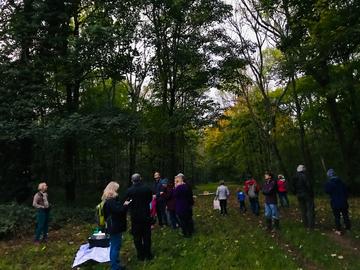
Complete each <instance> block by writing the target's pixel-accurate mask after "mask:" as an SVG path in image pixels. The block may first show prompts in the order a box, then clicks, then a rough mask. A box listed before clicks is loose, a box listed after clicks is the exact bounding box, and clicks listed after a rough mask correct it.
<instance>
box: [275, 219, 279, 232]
mask: <svg viewBox="0 0 360 270" xmlns="http://www.w3.org/2000/svg"><path fill="white" fill-rule="evenodd" d="M274 229H275V230H279V229H280V224H279V220H278V219H274Z"/></svg>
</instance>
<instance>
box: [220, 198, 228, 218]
mask: <svg viewBox="0 0 360 270" xmlns="http://www.w3.org/2000/svg"><path fill="white" fill-rule="evenodd" d="M219 203H220V213H221V214H223V215H227V209H226V205H227V200H219Z"/></svg>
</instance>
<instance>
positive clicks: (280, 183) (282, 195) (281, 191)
mask: <svg viewBox="0 0 360 270" xmlns="http://www.w3.org/2000/svg"><path fill="white" fill-rule="evenodd" d="M277 187H278V195H279V200H280V205H281V207H289V199H288V197H287V181H286V179H285V177H284V176H283V175H282V174H279V175H278V180H277Z"/></svg>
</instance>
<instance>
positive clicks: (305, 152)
mask: <svg viewBox="0 0 360 270" xmlns="http://www.w3.org/2000/svg"><path fill="white" fill-rule="evenodd" d="M291 85H292V94H293V98H294V101H295V108H296V119H297V121H298V124H299V137H300V149H301V153H302V156H303V159H304V163H305V167H306V169H307V173H308V176H309V178H310V182H311V183H312V184H314V170H313V162H312V158H311V154H310V150H309V145H308V143H307V142H306V133H305V125H304V121H303V119H302V112H301V105H300V101H299V97H298V95H297V92H296V81H295V78H294V77H292V78H291ZM288 176H289V175H288Z"/></svg>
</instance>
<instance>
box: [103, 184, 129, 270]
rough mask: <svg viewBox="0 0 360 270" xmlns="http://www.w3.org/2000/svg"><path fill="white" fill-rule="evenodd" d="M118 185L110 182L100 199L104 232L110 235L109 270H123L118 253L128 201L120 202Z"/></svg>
mask: <svg viewBox="0 0 360 270" xmlns="http://www.w3.org/2000/svg"><path fill="white" fill-rule="evenodd" d="M118 190H119V184H118V183H117V182H114V181H112V182H110V183H109V184H108V185H107V186H106V187H105V189H104V192H103V195H102V197H101V199H102V201H104V217H105V222H106V232H107V233H108V234H109V235H110V263H111V270H121V269H125V268H124V267H123V266H121V263H120V258H119V252H120V248H121V244H122V233H123V232H125V231H126V212H127V206H128V204H129V203H130V202H129V201H125V202H123V201H121V200H120V199H119V195H118Z"/></svg>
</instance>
